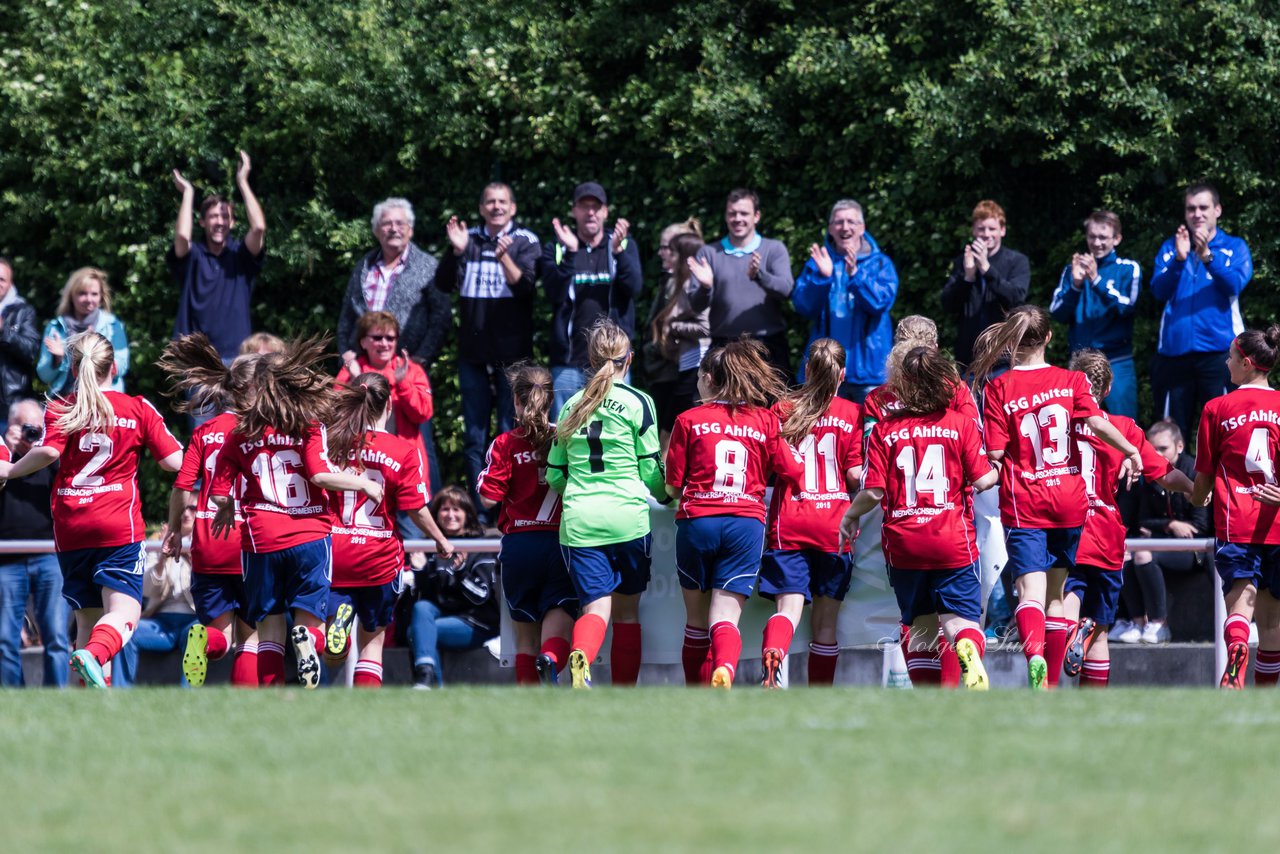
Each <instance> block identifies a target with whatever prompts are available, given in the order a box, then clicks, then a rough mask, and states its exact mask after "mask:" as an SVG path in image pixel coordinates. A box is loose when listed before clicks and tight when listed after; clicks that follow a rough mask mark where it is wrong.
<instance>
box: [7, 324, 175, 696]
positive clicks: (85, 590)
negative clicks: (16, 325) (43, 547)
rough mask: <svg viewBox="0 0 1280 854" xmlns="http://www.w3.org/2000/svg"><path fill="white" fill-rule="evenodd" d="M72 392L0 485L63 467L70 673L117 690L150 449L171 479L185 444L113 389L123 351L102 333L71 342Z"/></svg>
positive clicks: (62, 554)
mask: <svg viewBox="0 0 1280 854" xmlns="http://www.w3.org/2000/svg"><path fill="white" fill-rule="evenodd" d="M67 357H68V358H69V359H70V361H71V371H72V375H73V376H74V382H75V385H74V391H73V393H72V394H71V396H70V397H68V398H66V399H65V400H60V401H55V402H53V403H51V404H50V405H49V407H48V409H47V410H46V411H45V434H44V443H43V444H41V445H37V446H36V447H34V448H32V449H31V451H30V452H28V453H27V455H26V456H24V457H23V458H22V459H20V460H18V462H16V463H0V485H3V482H4V481H5V480H8V479H9V478H18V477H26V476H27V475H29V474H31V473H32V472H35V471H39V470H40V469H42V468H44V467H46V466H48V465H51V464H53V462H54V461H59V460H60V464H59V466H58V473H57V476H56V477H55V478H54V481H53V539H54V548H55V549H56V551H57V553H58V563H59V565H61V567H62V577H63V581H62V595H63V597H64V598H65V599H66V600H67V601H68V602H70V603H71V607H72V608H73V609H75V616H76V643H77V645H78V646H79V648H78V649H77V650H76V651H75V653H73V654H72V656H71V669H72V670H73V671H75V673H76V674H77V675H78V676H79V677H80V678H81V679H82V680H84V683H85V684H86V685H90V686H93V687H95V688H105V687H107V685H109V684H110V678H111V675H110V661H111V659H112V658H113V657H114V656H115V654H116V653H117V652H119V651H120V649H121V648H122V647H123V646H124V645H125V644H126V643H128V642H129V638H130V636H131V635H132V634H133V630H134V628H135V627H136V626H137V625H138V619H139V618H140V617H141V615H142V574H143V572H144V570H145V566H146V563H145V553H144V551H143V546H142V541H143V539H144V538H145V537H146V532H145V531H144V529H143V527H142V512H141V509H140V508H141V505H142V501H141V496H140V495H139V494H138V459H139V457H140V456H141V453H142V451H143V449H146V450H148V451H150V452H151V455H152V456H153V457H155V458H156V460H157V461H158V462H159V463H160V467H161V468H162V469H164V470H165V471H170V472H173V471H177V470H178V467H179V465H181V463H182V446H181V445H180V444H178V440H177V439H175V438H173V435H172V434H171V433H170V432H169V430H168V429H167V428H166V427H165V426H164V419H163V418H161V417H160V413H159V412H157V411H156V408H155V407H154V406H152V405H151V404H150V403H148V402H147V401H146V400H145V399H143V398H141V397H130V396H128V395H126V394H121V393H120V392H116V391H111V390H110V389H111V384H112V382H113V381H114V380H115V378H116V365H115V350H114V348H113V347H112V346H111V342H109V341H108V340H107V339H106V338H104V337H102V336H101V335H99V334H98V333H96V332H85V333H82V334H80V335H77V336H76V337H75V338H72V339H71V341H70V342H68V352H67Z"/></svg>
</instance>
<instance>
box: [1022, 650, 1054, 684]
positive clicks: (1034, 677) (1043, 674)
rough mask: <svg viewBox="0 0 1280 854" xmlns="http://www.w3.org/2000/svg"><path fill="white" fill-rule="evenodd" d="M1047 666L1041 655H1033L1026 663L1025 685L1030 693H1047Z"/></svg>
mask: <svg viewBox="0 0 1280 854" xmlns="http://www.w3.org/2000/svg"><path fill="white" fill-rule="evenodd" d="M1048 678H1049V665H1048V664H1047V663H1045V660H1044V656H1043V655H1033V656H1031V658H1030V659H1028V661H1027V684H1029V685H1030V686H1031V690H1032V691H1048V690H1049V685H1048Z"/></svg>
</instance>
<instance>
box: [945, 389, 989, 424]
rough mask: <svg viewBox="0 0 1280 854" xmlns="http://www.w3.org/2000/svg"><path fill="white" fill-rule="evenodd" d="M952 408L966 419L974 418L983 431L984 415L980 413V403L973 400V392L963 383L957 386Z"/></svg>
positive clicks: (952, 399)
mask: <svg viewBox="0 0 1280 854" xmlns="http://www.w3.org/2000/svg"><path fill="white" fill-rule="evenodd" d="M951 408H952V409H954V410H955V411H956V412H958V413H960V414H961V415H963V416H964V417H966V418H972V419H973V422H974V423H975V424H977V425H978V427H979V429H981V427H982V414H981V413H980V412H978V402H977V401H975V400H974V399H973V392H971V391H969V387H968V386H967V385H965V384H964V383H963V382H961V383H960V384H959V385H958V386H956V393H955V394H954V395H953V396H952V398H951Z"/></svg>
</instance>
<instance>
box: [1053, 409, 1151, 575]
mask: <svg viewBox="0 0 1280 854" xmlns="http://www.w3.org/2000/svg"><path fill="white" fill-rule="evenodd" d="M1107 420H1108V421H1110V422H1111V424H1112V425H1113V426H1114V427H1115V428H1116V429H1117V430H1119V431H1120V433H1121V434H1122V435H1123V436H1124V437H1125V438H1126V439H1128V440H1129V442H1130V443H1132V445H1133V446H1134V447H1135V448H1137V449H1138V452H1139V453H1141V454H1142V476H1143V477H1145V478H1146V479H1147V480H1159V479H1160V478H1162V477H1164V476H1165V475H1167V474H1168V473H1169V472H1170V471H1172V470H1173V466H1172V465H1170V464H1169V461H1168V460H1166V459H1165V458H1164V457H1162V456H1160V454H1159V452H1158V451H1156V449H1155V448H1153V447H1151V443H1150V442H1148V441H1147V437H1146V436H1144V435H1143V434H1142V428H1141V427H1139V426H1138V425H1137V424H1135V423H1133V419H1132V418H1127V417H1125V416H1123V415H1108V416H1107ZM1075 434H1076V444H1077V446H1078V449H1079V451H1080V475H1081V477H1082V478H1083V479H1084V488H1085V492H1086V493H1087V494H1088V496H1089V515H1088V516H1086V517H1085V520H1084V530H1083V531H1082V532H1081V533H1080V546H1079V547H1078V548H1077V549H1076V563H1077V564H1080V565H1081V566H1096V567H1098V568H1099V569H1117V570H1118V569H1121V568H1122V567H1123V566H1124V534H1125V527H1124V519H1122V518H1121V517H1120V511H1119V510H1118V509H1117V508H1116V489H1117V488H1118V487H1119V485H1120V467H1121V466H1123V465H1124V454H1122V453H1120V452H1119V451H1118V450H1116V449H1115V448H1113V447H1111V446H1110V445H1108V444H1107V443H1106V442H1104V441H1102V440H1101V439H1099V438H1098V436H1097V434H1095V433H1094V432H1093V431H1092V430H1090V429H1089V425H1087V424H1085V423H1084V422H1083V421H1077V422H1076V424H1075Z"/></svg>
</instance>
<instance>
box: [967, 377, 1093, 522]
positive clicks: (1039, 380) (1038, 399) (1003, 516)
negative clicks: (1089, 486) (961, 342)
mask: <svg viewBox="0 0 1280 854" xmlns="http://www.w3.org/2000/svg"><path fill="white" fill-rule="evenodd" d="M983 398H984V401H985V403H984V409H983V419H982V423H983V427H984V429H985V431H986V441H987V450H988V451H1004V458H1003V459H1002V460H1001V461H1000V462H1001V465H1000V520H1001V521H1002V522H1003V523H1004V525H1005V527H1007V528H1076V527H1079V526H1080V525H1083V524H1084V517H1085V515H1086V514H1087V513H1088V512H1089V501H1088V497H1087V496H1086V495H1085V491H1084V480H1082V479H1081V477H1080V450H1079V448H1077V447H1076V443H1075V442H1073V441H1072V440H1071V436H1072V433H1071V425H1072V422H1074V421H1077V420H1084V419H1085V418H1089V417H1091V416H1094V415H1099V416H1100V415H1102V410H1100V409H1098V404H1097V402H1095V401H1094V399H1093V394H1092V393H1091V392H1090V390H1089V380H1088V379H1087V378H1086V377H1085V375H1084V374H1082V373H1080V372H1079V371H1066V370H1063V369H1062V368H1056V367H1054V366H1053V365H1035V366H1030V367H1015V368H1013V369H1012V370H1010V371H1008V372H1007V373H1004V374H1001V375H1000V376H998V377H996V378H995V379H993V380H992V381H991V382H989V383H988V384H987V387H986V389H985V391H984V392H983Z"/></svg>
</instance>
